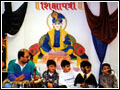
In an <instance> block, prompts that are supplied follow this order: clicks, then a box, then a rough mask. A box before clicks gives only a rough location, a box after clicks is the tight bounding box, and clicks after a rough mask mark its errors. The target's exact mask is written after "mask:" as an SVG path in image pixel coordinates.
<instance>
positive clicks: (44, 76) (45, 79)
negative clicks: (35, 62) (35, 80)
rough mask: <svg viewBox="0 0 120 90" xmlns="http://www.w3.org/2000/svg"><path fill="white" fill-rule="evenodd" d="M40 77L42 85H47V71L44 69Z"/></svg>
mask: <svg viewBox="0 0 120 90" xmlns="http://www.w3.org/2000/svg"><path fill="white" fill-rule="evenodd" d="M42 78H43V83H44V85H45V86H46V87H47V83H48V80H47V72H46V71H45V72H44V73H43V74H42Z"/></svg>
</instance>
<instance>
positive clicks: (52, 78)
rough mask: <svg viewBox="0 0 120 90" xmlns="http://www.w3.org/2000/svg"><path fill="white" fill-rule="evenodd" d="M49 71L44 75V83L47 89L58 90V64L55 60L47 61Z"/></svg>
mask: <svg viewBox="0 0 120 90" xmlns="http://www.w3.org/2000/svg"><path fill="white" fill-rule="evenodd" d="M47 69H48V70H47V71H45V72H44V73H43V75H42V76H43V82H44V84H45V87H48V88H56V87H58V73H57V72H56V63H55V61H54V60H48V61H47Z"/></svg>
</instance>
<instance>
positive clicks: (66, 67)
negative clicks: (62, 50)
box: [59, 60, 75, 88]
mask: <svg viewBox="0 0 120 90" xmlns="http://www.w3.org/2000/svg"><path fill="white" fill-rule="evenodd" d="M61 67H62V72H60V74H59V85H65V86H66V87H68V88H70V87H74V80H75V75H74V72H73V71H72V70H71V67H70V62H69V61H67V60H63V61H62V62H61Z"/></svg>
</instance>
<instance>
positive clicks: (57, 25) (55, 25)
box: [53, 21, 62, 30]
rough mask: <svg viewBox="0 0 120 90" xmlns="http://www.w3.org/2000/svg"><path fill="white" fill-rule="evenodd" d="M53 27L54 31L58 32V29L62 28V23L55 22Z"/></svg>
mask: <svg viewBox="0 0 120 90" xmlns="http://www.w3.org/2000/svg"><path fill="white" fill-rule="evenodd" d="M53 26H54V27H55V29H56V30H60V27H61V26H62V23H60V22H59V21H57V22H55V23H53Z"/></svg>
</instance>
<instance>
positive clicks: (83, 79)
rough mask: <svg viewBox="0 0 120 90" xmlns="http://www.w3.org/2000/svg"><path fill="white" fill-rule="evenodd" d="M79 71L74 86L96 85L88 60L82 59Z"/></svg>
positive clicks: (86, 86)
mask: <svg viewBox="0 0 120 90" xmlns="http://www.w3.org/2000/svg"><path fill="white" fill-rule="evenodd" d="M80 68H81V71H82V72H80V73H79V74H78V75H77V77H76V79H75V83H74V85H75V86H78V85H79V87H82V88H90V87H91V86H92V87H93V86H94V87H97V82H96V79H95V77H94V75H93V74H92V73H91V64H90V62H88V61H82V62H81V65H80Z"/></svg>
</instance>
